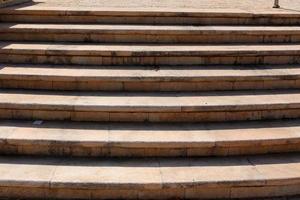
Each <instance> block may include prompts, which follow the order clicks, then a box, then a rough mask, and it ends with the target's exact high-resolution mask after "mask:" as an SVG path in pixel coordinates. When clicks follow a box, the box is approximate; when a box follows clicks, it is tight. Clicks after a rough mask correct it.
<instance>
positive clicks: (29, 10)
mask: <svg viewBox="0 0 300 200" xmlns="http://www.w3.org/2000/svg"><path fill="white" fill-rule="evenodd" d="M0 14H35V15H37V14H40V15H50V14H51V15H54V14H57V15H66V16H68V15H77V16H80V15H95V16H101V15H104V16H157V17H159V16H160V17H174V16H175V17H176V16H177V17H258V16H270V17H273V16H278V17H298V16H299V12H297V11H293V10H260V11H259V10H258V11H250V10H244V9H237V8H232V9H220V8H219V9H198V8H149V7H143V8H142V7H140V8H129V7H126V8H122V7H114V8H112V7H108V8H106V7H78V6H77V7H74V6H68V7H65V6H59V7H57V6H41V5H33V6H30V5H29V6H26V7H24V6H12V7H6V8H3V9H1V10H0Z"/></svg>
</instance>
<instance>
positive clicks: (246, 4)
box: [5, 0, 300, 15]
mask: <svg viewBox="0 0 300 200" xmlns="http://www.w3.org/2000/svg"><path fill="white" fill-rule="evenodd" d="M273 3H274V0H242V1H241V0H184V1H183V0H164V1H162V0H33V1H32V2H31V3H27V4H22V5H19V6H14V7H9V8H5V9H6V10H23V11H24V10H28V11H32V10H34V11H54V10H55V11H66V12H67V11H83V12H88V11H91V12H97V11H99V12H103V11H107V12H137V11H138V12H143V13H152V14H153V13H155V12H160V14H161V13H166V14H168V13H177V14H178V13H185V14H189V13H194V14H195V13H198V14H199V13H201V14H207V13H209V14H212V13H213V14H225V15H226V14H230V13H231V14H233V13H234V14H241V15H253V14H258V15H263V14H268V15H270V14H282V15H285V14H293V15H294V14H295V15H300V1H299V0H280V5H281V8H280V9H273V8H272V6H273Z"/></svg>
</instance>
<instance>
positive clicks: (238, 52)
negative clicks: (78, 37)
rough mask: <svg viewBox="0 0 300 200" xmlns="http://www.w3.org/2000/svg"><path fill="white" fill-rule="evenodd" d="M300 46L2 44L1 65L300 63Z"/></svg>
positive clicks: (0, 45)
mask: <svg viewBox="0 0 300 200" xmlns="http://www.w3.org/2000/svg"><path fill="white" fill-rule="evenodd" d="M299 55H300V45H299V44H280V45H278V44H277V45H274V44H272V45H270V44H260V45H253V44H252V45H249V44H248V45H247V44H238V45H237V44H236V45H188V44H186V45H162V44H159V45H146V44H144V45H143V44H135V45H133V44H130V45H126V44H123V45H117V44H110V45H109V44H76V43H71V44H68V43H13V42H1V43H0V62H10V63H48V64H79V65H80V64H82V65H156V66H157V65H172V66H174V65H217V64H227V65H241V64H297V63H300V59H299Z"/></svg>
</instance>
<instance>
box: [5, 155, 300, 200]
mask: <svg viewBox="0 0 300 200" xmlns="http://www.w3.org/2000/svg"><path fill="white" fill-rule="evenodd" d="M0 170H1V172H5V175H4V176H1V178H0V185H1V187H3V186H11V187H16V186H18V187H19V188H23V189H24V191H26V190H29V189H30V188H29V187H38V186H39V187H40V189H44V190H45V191H48V192H46V193H45V194H46V197H51V196H52V197H53V196H54V194H58V193H56V191H58V190H60V192H59V194H60V195H63V194H64V198H68V197H69V196H68V195H67V194H69V195H71V193H68V191H71V190H72V189H76V190H78V192H79V191H83V190H85V191H86V192H94V191H96V190H103V191H105V190H107V191H109V190H110V191H117V190H122V191H125V190H127V192H130V191H131V192H133V191H136V190H138V191H139V193H140V195H142V194H148V195H147V196H149V195H150V193H149V192H150V191H153V192H154V193H153V194H152V195H150V196H149V197H151V196H152V197H153V196H156V195H157V194H158V193H162V194H163V193H164V192H165V191H170V190H172V189H174V190H175V189H178V190H180V191H181V192H179V193H178V194H177V195H182V192H183V191H182V189H186V192H188V193H186V194H187V195H191V196H193V195H196V194H197V193H198V194H201V193H203V195H204V196H208V195H209V196H210V198H211V197H213V196H215V197H217V196H218V194H217V193H216V194H215V195H212V191H218V190H219V192H222V193H223V194H224V195H225V193H226V190H227V189H233V190H234V195H235V196H238V192H241V193H240V196H243V195H245V194H247V192H249V191H253V192H254V191H258V192H259V191H260V192H259V193H257V195H253V197H260V196H262V193H261V189H262V187H265V188H266V189H267V190H268V191H267V192H268V193H269V194H270V192H271V191H278V189H279V191H278V193H280V194H281V195H287V194H288V192H289V191H293V194H298V193H299V190H298V191H297V189H296V188H295V187H296V185H299V181H300V180H299V179H300V177H299V154H298V153H296V154H285V155H283V154H281V155H280V154H279V155H267V156H249V157H228V158H226V159H224V158H193V159H189V158H172V159H171V158H167V159H166V158H158V159H147V160H145V159H106V160H104V159H75V158H72V159H60V160H57V159H50V158H28V157H27V158H22V159H20V158H18V157H6V158H1V159H0ZM288 170H289V171H288ZM49 174H51V176H49ZM8 183H10V184H9V185H8ZM275 186H279V187H275ZM280 187H282V188H285V190H281V189H280ZM255 188H256V190H255ZM205 189H207V192H205ZM64 190H66V193H63V191H64ZM243 190H244V191H243ZM284 191H286V192H284ZM224 192H225V193H224ZM3 194H5V192H2V195H3ZM82 194H83V193H82ZM85 194H86V195H88V193H85ZM104 194H105V196H106V195H108V193H104ZM104 194H103V195H104ZM174 194H175V193H174ZM10 195H11V196H10V197H13V196H16V194H13V193H12V194H10ZM65 195H67V196H65ZM97 196H98V197H101V193H97ZM70 198H72V197H70Z"/></svg>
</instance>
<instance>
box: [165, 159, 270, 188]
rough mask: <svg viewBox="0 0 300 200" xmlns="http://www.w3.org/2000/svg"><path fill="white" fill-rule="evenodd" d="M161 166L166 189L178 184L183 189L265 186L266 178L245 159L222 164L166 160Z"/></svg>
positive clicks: (225, 160)
mask: <svg viewBox="0 0 300 200" xmlns="http://www.w3.org/2000/svg"><path fill="white" fill-rule="evenodd" d="M160 166H161V173H162V180H163V185H164V186H165V187H174V186H175V185H176V184H180V185H182V186H183V187H190V186H192V185H194V186H196V185H201V186H218V185H220V186H221V185H227V184H228V185H239V184H241V183H244V182H248V183H250V184H258V185H263V184H264V177H263V176H262V175H261V174H259V173H258V172H257V171H256V169H255V168H254V167H253V166H252V165H251V164H250V163H249V162H248V161H247V159H245V158H240V159H230V158H226V159H222V161H221V162H216V160H215V159H210V158H206V159H203V160H198V159H189V160H186V159H183V160H180V159H177V160H175V161H174V160H170V161H165V160H164V161H161V162H160ZM216 180H218V181H216Z"/></svg>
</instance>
